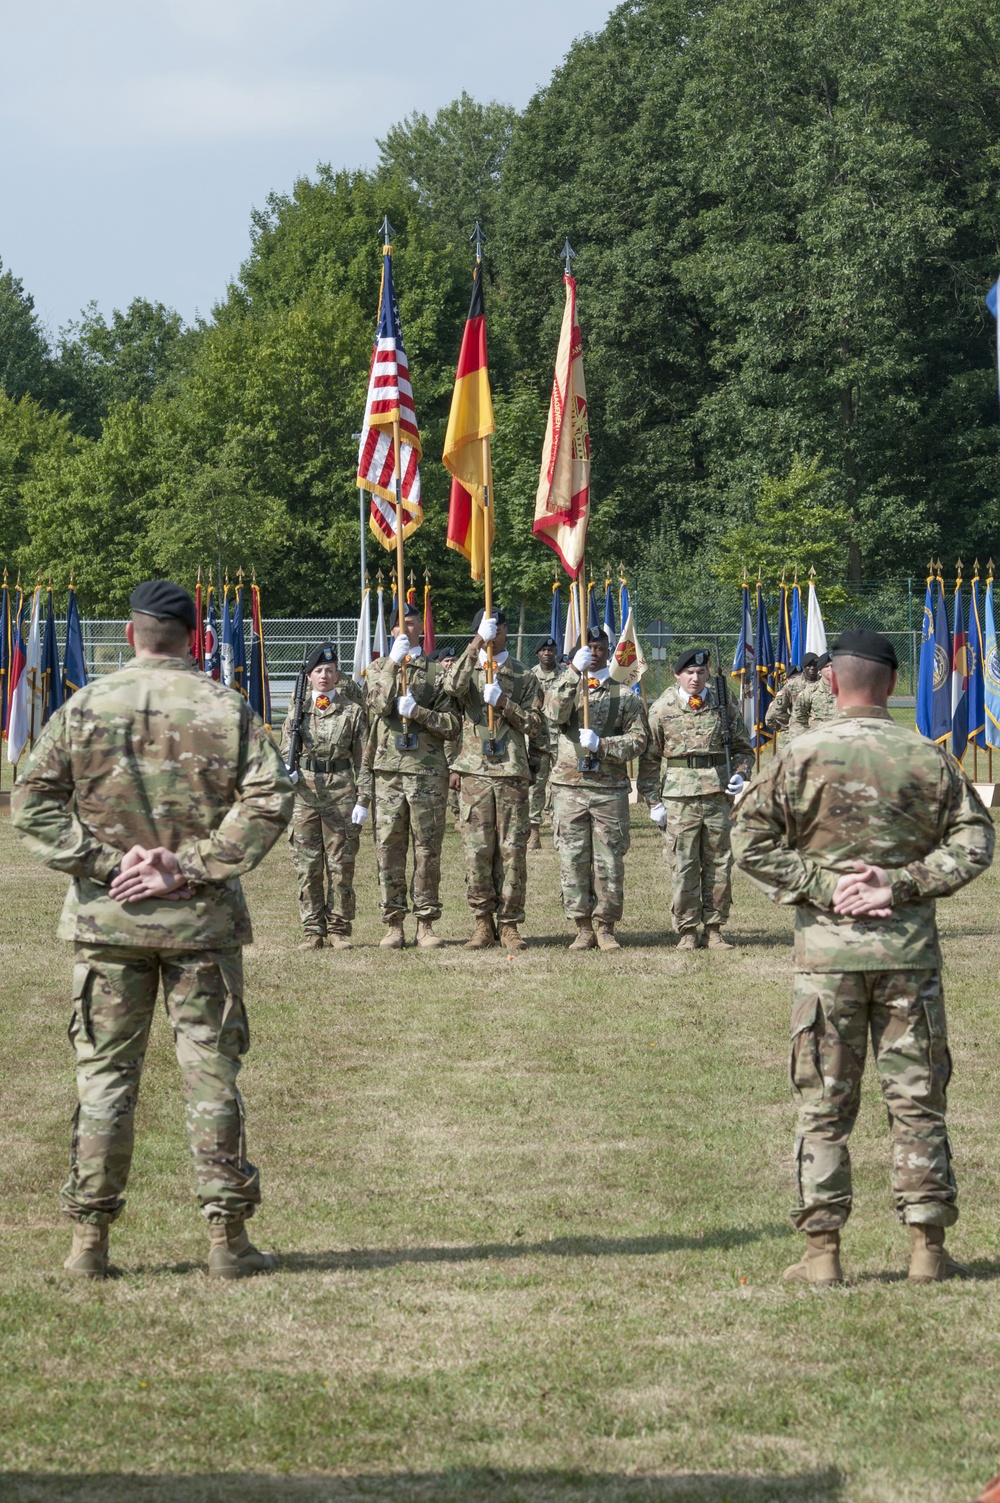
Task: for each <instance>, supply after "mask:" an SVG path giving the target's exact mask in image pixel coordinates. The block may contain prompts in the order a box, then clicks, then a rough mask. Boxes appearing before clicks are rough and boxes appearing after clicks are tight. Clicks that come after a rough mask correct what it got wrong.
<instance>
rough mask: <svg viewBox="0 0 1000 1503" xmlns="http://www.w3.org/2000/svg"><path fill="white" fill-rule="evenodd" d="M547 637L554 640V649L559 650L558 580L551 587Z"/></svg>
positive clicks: (560, 603)
mask: <svg viewBox="0 0 1000 1503" xmlns="http://www.w3.org/2000/svg"><path fill="white" fill-rule="evenodd" d="M549 636H550V637H552V638H553V639H554V641H555V644H556V647H557V648H559V649H561V648H562V640H563V623H562V592H561V591H560V589H559V581H558V579H557V580H555V581H554V583H553V585H552V614H551V616H550V617H549Z"/></svg>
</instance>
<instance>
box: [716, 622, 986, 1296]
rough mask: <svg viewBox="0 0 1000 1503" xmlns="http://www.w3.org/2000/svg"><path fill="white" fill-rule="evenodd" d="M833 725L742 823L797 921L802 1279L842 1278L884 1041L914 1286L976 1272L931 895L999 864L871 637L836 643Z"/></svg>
mask: <svg viewBox="0 0 1000 1503" xmlns="http://www.w3.org/2000/svg"><path fill="white" fill-rule="evenodd" d="M832 663H833V672H832V674H831V687H832V692H833V694H834V695H835V697H836V703H837V716H836V719H835V720H833V721H829V722H827V723H825V724H823V725H820V726H818V727H817V728H816V729H815V730H812V731H804V732H803V733H802V735H800V736H797V737H796V738H795V740H794V741H793V742H792V744H791V745H790V746H788V747H786V749H785V751H784V752H783V753H782V754H781V756H778V757H775V758H774V760H773V761H772V762H770V763H768V765H767V767H766V768H765V769H763V771H762V772H761V774H760V776H759V777H758V778H757V779H756V780H755V781H754V783H753V784H752V785H751V787H750V788H749V789H748V791H747V793H746V796H745V797H744V799H743V801H742V802H741V804H740V806H739V809H738V810H737V814H736V823H735V827H734V830H733V848H734V851H735V854H736V860H737V862H738V864H739V865H740V867H742V869H743V870H744V871H745V872H746V873H747V874H748V875H749V876H751V877H753V878H754V880H755V881H757V882H758V883H760V884H761V886H763V887H764V888H765V890H766V891H767V892H769V893H770V895H771V897H773V898H774V900H775V902H776V903H787V904H791V905H793V906H794V908H795V968H796V969H795V976H794V979H793V982H792V1025H791V1033H792V1045H791V1078H792V1088H793V1091H794V1094H795V1099H796V1102H797V1104H798V1110H799V1122H798V1133H797V1137H796V1142H795V1171H796V1180H797V1190H798V1196H797V1204H796V1207H795V1209H794V1211H793V1212H792V1220H793V1222H794V1224H795V1226H796V1227H797V1228H798V1230H799V1231H801V1232H804V1233H805V1238H806V1248H805V1254H804V1256H803V1257H802V1259H801V1261H800V1262H798V1263H795V1264H793V1265H792V1266H791V1268H788V1269H786V1270H785V1274H784V1277H785V1279H786V1280H789V1281H790V1282H793V1283H803V1284H811V1285H813V1286H814V1287H819V1288H825V1287H827V1286H828V1285H831V1284H836V1283H839V1282H840V1281H841V1280H842V1278H843V1272H842V1269H841V1265H840V1234H841V1230H842V1228H843V1226H844V1224H845V1222H846V1221H847V1218H848V1216H849V1215H850V1213H851V1206H852V1190H851V1159H850V1154H849V1152H848V1146H847V1144H848V1139H849V1137H850V1133H851V1129H852V1128H853V1126H854V1123H855V1120H856V1118H857V1114H858V1109H859V1105H860V1100H861V1077H862V1073H863V1071H864V1066H865V1055H866V1053H867V1049H868V1039H869V1037H870V1038H871V1042H872V1050H873V1052H874V1055H875V1066H876V1069H877V1071H878V1076H879V1084H880V1085H881V1087H882V1096H883V1099H884V1101H885V1104H886V1107H887V1109H888V1112H889V1122H890V1126H891V1130H892V1137H893V1145H894V1152H893V1163H892V1189H893V1198H894V1200H895V1204H896V1212H897V1214H898V1216H899V1219H900V1221H902V1222H904V1223H905V1224H908V1225H909V1229H910V1269H909V1277H910V1279H911V1280H912V1281H913V1282H914V1283H921V1284H923V1283H933V1282H937V1281H938V1280H941V1279H947V1278H950V1277H952V1276H953V1275H954V1274H957V1273H961V1272H963V1270H962V1269H961V1268H960V1267H959V1266H958V1265H957V1264H955V1263H953V1262H952V1261H951V1259H950V1258H949V1257H948V1254H947V1252H946V1251H945V1246H944V1236H945V1228H946V1227H949V1226H951V1225H952V1223H953V1222H954V1221H955V1220H956V1218H957V1216H958V1208H957V1204H956V1200H957V1191H956V1187H955V1177H954V1174H953V1173H952V1167H951V1148H950V1145H949V1142H948V1131H947V1128H946V1126H945V1110H946V1104H947V1103H946V1090H947V1086H948V1079H949V1077H950V1075H951V1058H950V1056H949V1053H948V1035H947V1028H946V1024H945V1011H944V995H943V992H942V988H941V952H940V947H939V944H938V935H937V924H936V921H935V914H934V899H935V898H939V897H944V896H945V895H946V894H948V893H952V892H956V891H957V890H958V888H960V887H963V886H964V885H965V884H966V883H967V882H971V881H972V879H973V878H974V877H977V876H979V875H980V873H982V872H984V871H985V870H986V868H987V867H988V866H989V864H990V862H991V861H992V859H993V845H994V832H993V822H992V820H991V818H990V816H989V814H988V813H987V811H986V810H985V809H984V807H983V804H982V801H981V800H980V798H979V795H978V794H977V793H976V791H975V789H974V788H973V786H972V784H971V783H970V782H969V780H968V778H967V777H966V775H965V773H964V772H963V771H962V768H961V767H960V766H959V764H958V762H956V761H955V759H954V757H952V756H951V755H950V753H949V752H947V751H946V750H945V749H944V747H943V746H938V745H936V744H935V743H934V742H932V741H925V740H924V739H923V738H922V737H919V736H915V735H914V734H913V732H912V731H911V730H907V729H906V727H904V726H901V725H896V723H895V722H894V721H893V720H892V719H891V718H890V715H889V711H888V708H887V706H888V700H889V696H890V694H891V693H892V691H893V688H894V687H895V683H896V667H897V664H896V653H895V649H894V648H893V646H892V643H891V642H889V641H888V639H887V638H886V637H883V636H880V635H879V633H878V632H874V631H846V632H844V633H842V635H841V636H840V637H839V638H838V639H837V641H836V642H835V643H834V644H833V657H832Z"/></svg>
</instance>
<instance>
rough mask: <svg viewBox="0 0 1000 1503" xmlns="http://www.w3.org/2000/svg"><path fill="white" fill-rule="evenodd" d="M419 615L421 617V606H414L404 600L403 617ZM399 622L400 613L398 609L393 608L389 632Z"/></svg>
mask: <svg viewBox="0 0 1000 1503" xmlns="http://www.w3.org/2000/svg"><path fill="white" fill-rule="evenodd" d="M419 615H420V608H419V606H416V605H412V604H411V603H410V601H409V600H404V601H403V616H404V617H406V616H419ZM398 620H399V612H398V611H397V609H396V607H395V606H393V608H392V612H391V614H390V616H389V630H390V631H391V630H392V628H393V627H394V626H395V624H396V622H397V621H398Z"/></svg>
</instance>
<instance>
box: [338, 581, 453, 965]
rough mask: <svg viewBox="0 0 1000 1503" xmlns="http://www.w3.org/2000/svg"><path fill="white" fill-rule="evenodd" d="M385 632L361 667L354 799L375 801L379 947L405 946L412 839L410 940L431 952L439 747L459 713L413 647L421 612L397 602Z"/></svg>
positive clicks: (437, 904)
mask: <svg viewBox="0 0 1000 1503" xmlns="http://www.w3.org/2000/svg"><path fill="white" fill-rule="evenodd" d="M391 631H392V637H393V642H392V646H391V648H390V649H389V653H388V656H387V657H384V658H379V659H378V660H377V661H376V662H374V663H372V665H371V667H370V668H369V669H368V676H367V682H368V715H369V720H370V722H371V728H370V731H369V747H368V755H367V756H366V759H365V762H366V766H365V772H364V776H363V778H362V781H361V784H360V785H359V789H358V803H359V805H360V806H361V807H362V808H368V807H369V806H370V805H371V803H372V801H373V800H374V804H375V843H376V849H377V852H378V876H379V887H380V891H381V896H382V922H383V923H384V924H385V926H386V933H385V935H384V937H383V938H382V940H381V941H380V945H381V948H382V949H388V950H402V949H403V947H404V946H405V944H406V936H405V933H404V930H403V919H404V916H405V914H406V857H407V853H408V851H409V848H410V841H411V837H412V841H413V881H412V884H411V887H410V898H411V901H412V905H413V912H414V913H415V914H416V918H417V938H416V942H417V944H418V945H419V946H420V947H421V949H425V950H432V949H436V948H437V947H438V946H439V945H440V944H441V943H442V940H441V938H440V936H439V935H437V934H435V933H434V922H435V920H436V919H439V918H440V917H441V899H440V888H441V842H442V841H443V839H444V822H445V817H446V811H447V807H448V764H447V761H446V759H445V750H444V748H445V743H446V742H447V741H450V740H452V739H453V738H454V737H455V736H457V735H458V731H459V718H458V713H457V711H456V709H455V706H454V704H453V703H452V701H451V700H450V698H449V697H448V695H447V694H446V693H445V691H444V689H443V687H442V682H443V675H442V674H441V672H440V669H439V667H438V664H437V663H430V662H428V660H427V656H426V654H425V653H424V651H423V649H422V648H421V645H420V637H421V634H422V632H423V618H422V616H421V613H420V611H419V610H418V608H417V607H416V606H415V605H411V604H410V603H409V601H406V602H404V605H403V621H402V625H400V623H399V621H398V618H397V612H396V611H393V613H392V617H391ZM404 674H405V679H406V685H405V691H404V689H403V676H404Z"/></svg>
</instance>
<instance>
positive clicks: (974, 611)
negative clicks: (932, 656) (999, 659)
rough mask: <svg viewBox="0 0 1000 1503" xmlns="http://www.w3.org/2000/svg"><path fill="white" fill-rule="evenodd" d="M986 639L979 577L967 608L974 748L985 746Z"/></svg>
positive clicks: (971, 720)
mask: <svg viewBox="0 0 1000 1503" xmlns="http://www.w3.org/2000/svg"><path fill="white" fill-rule="evenodd" d="M985 646H986V639H985V637H984V636H983V617H982V611H981V609H980V605H979V576H978V575H976V576H974V578H973V580H972V603H971V604H970V606H969V740H970V741H972V742H974V743H975V745H976V746H985V745H986V697H985V691H986V683H985V679H984V677H983V664H984V663H985V662H986V652H985Z"/></svg>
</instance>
